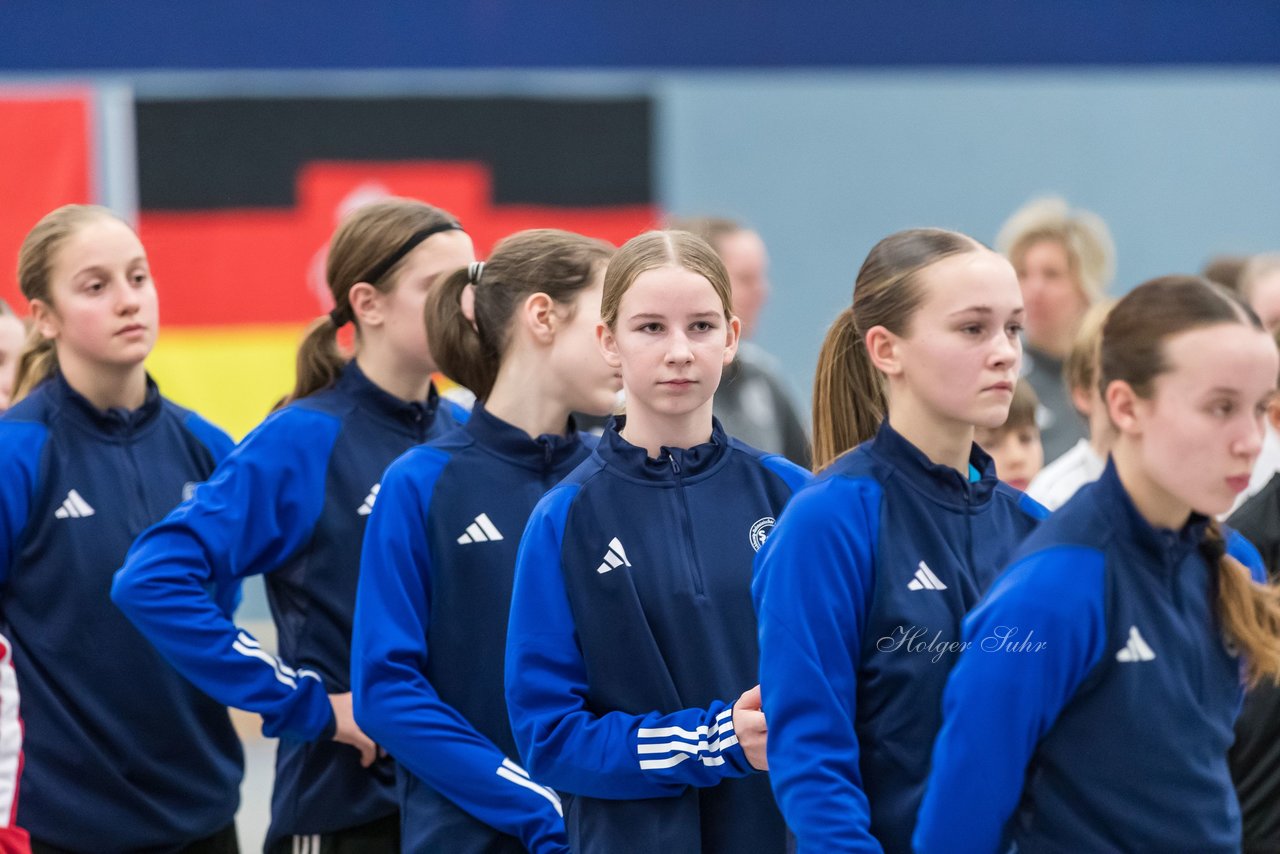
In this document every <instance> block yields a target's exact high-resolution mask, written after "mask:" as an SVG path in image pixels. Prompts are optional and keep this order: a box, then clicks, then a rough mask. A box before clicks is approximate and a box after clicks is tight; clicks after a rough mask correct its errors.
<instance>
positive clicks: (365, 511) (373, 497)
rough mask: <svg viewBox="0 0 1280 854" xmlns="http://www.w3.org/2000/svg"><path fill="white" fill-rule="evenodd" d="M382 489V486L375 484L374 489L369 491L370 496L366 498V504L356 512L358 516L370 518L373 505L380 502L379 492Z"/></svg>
mask: <svg viewBox="0 0 1280 854" xmlns="http://www.w3.org/2000/svg"><path fill="white" fill-rule="evenodd" d="M380 489H382V484H380V483H375V484H374V485H373V488H372V489H370V490H369V494H368V495H366V496H365V497H364V503H363V504H361V505H360V509H359V510H357V511H356V515H357V516H368V515H369V514H370V513H372V512H373V505H374V502H376V501H377V500H378V490H380Z"/></svg>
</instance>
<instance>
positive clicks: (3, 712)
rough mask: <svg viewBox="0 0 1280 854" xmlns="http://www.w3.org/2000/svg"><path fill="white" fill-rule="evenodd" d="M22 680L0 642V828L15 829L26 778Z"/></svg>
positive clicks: (8, 653)
mask: <svg viewBox="0 0 1280 854" xmlns="http://www.w3.org/2000/svg"><path fill="white" fill-rule="evenodd" d="M18 705H19V703H18V680H17V677H16V676H15V675H14V672H13V653H12V651H11V650H10V648H9V644H8V642H7V641H5V640H4V638H0V828H5V827H13V826H14V824H13V822H14V817H15V816H16V815H17V812H18V777H19V776H21V774H22V720H21V718H20V717H19V716H18Z"/></svg>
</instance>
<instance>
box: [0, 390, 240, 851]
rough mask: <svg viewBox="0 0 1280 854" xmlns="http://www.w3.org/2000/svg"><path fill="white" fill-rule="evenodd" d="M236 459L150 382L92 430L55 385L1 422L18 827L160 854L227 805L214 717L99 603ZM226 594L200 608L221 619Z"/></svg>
mask: <svg viewBox="0 0 1280 854" xmlns="http://www.w3.org/2000/svg"><path fill="white" fill-rule="evenodd" d="M231 447H232V442H231V439H230V438H228V437H227V435H226V434H224V433H223V432H222V431H220V430H218V429H217V428H216V427H213V426H212V425H211V424H209V423H208V422H207V421H205V420H204V419H202V418H200V416H198V415H196V414H195V413H193V412H188V411H187V410H185V409H182V408H180V407H178V406H175V405H174V404H172V403H170V402H169V401H168V400H165V399H164V398H163V397H161V396H160V393H159V391H158V390H157V388H156V386H155V384H154V383H153V382H151V380H150V379H148V381H147V396H146V402H145V403H144V404H143V405H142V407H141V408H139V409H136V410H133V411H127V410H123V409H112V410H109V411H106V412H103V411H101V410H99V409H96V408H95V407H94V406H93V405H92V404H91V403H89V401H88V400H86V399H85V398H84V397H82V396H81V395H80V394H78V393H77V392H75V391H74V390H73V389H72V388H71V387H70V386H69V385H68V384H67V382H66V380H65V379H63V378H62V376H61V375H58V374H55V375H54V376H53V377H51V378H50V379H49V380H47V381H46V382H44V383H42V384H41V385H40V386H38V387H37V388H36V389H35V390H34V391H33V392H32V393H31V394H30V396H28V397H27V398H26V399H24V400H22V401H21V402H19V403H18V404H17V405H16V406H14V407H13V408H12V409H10V410H9V411H8V413H7V414H6V415H5V416H4V418H3V419H0V582H3V604H2V606H0V607H2V608H3V625H2V626H0V631H2V632H3V634H5V635H6V636H8V637H9V638H10V639H11V641H12V643H13V658H14V665H15V667H16V669H17V675H18V683H19V687H20V689H21V692H22V717H23V721H24V722H25V726H26V738H25V743H24V744H23V748H24V750H25V753H26V764H25V766H24V769H23V773H22V781H21V797H20V798H19V805H18V824H19V825H20V826H22V827H24V828H26V829H27V830H28V831H30V833H31V835H32V837H33V838H35V839H36V840H38V841H40V842H43V843H46V844H51V845H55V846H57V847H59V848H66V849H70V850H73V851H133V850H138V849H146V850H147V851H155V852H168V851H173V850H176V849H178V848H180V847H181V846H183V845H185V844H188V843H191V842H194V841H196V840H198V839H202V838H204V837H206V836H209V835H211V834H213V833H215V832H216V831H218V830H221V829H222V828H224V827H226V826H227V825H228V824H230V823H231V821H232V819H233V818H234V816H235V812H236V807H237V805H238V804H239V802H240V794H239V787H240V776H241V770H242V765H243V762H242V758H241V752H240V739H239V738H238V737H237V736H236V733H235V730H234V729H233V728H232V726H231V720H230V718H229V717H228V716H227V710H226V708H224V707H223V706H222V704H220V703H217V702H215V701H213V700H211V699H209V698H208V697H207V696H205V695H204V694H203V693H201V692H200V691H199V690H197V689H196V688H195V686H193V685H192V684H191V683H190V682H188V681H187V680H186V679H184V678H183V677H182V676H181V675H180V674H179V673H178V672H177V671H176V670H175V669H174V668H172V667H170V666H169V664H168V663H167V662H166V661H165V660H164V659H163V658H162V657H161V656H160V654H159V653H158V652H157V651H156V649H155V648H154V647H153V646H152V645H151V644H150V643H148V642H147V639H146V638H144V637H143V636H142V635H141V634H139V633H138V630H137V629H135V628H134V627H133V625H132V624H130V623H129V621H128V620H126V619H125V618H124V615H123V614H121V613H120V612H119V611H118V610H117V609H116V607H115V606H114V605H112V604H111V601H110V599H109V597H108V591H109V590H110V587H111V574H112V573H113V572H114V571H115V569H116V567H117V566H119V565H120V561H121V560H122V559H123V558H124V555H125V552H126V551H127V550H128V548H129V544H130V543H132V542H133V539H134V537H136V536H138V534H140V533H141V532H142V530H143V529H144V528H146V527H147V526H148V525H150V524H152V523H153V522H155V521H156V520H158V519H161V518H163V517H164V515H165V514H166V513H168V512H169V511H170V510H172V509H173V508H174V507H175V506H177V505H178V503H179V502H181V501H183V499H184V497H186V496H187V495H188V494H189V493H190V492H191V491H192V489H194V488H195V484H196V483H198V482H199V481H202V480H204V479H205V478H207V477H208V476H209V474H210V473H211V472H212V471H213V470H214V466H215V465H217V463H218V461H219V460H221V459H222V458H223V457H224V456H226V454H227V453H228V452H230V450H231ZM237 595H238V588H237V586H236V585H235V584H234V582H231V581H230V580H228V583H225V584H220V585H218V586H217V587H216V588H215V589H213V590H212V591H211V593H210V594H209V602H210V604H209V607H210V609H212V610H213V611H215V612H217V613H218V614H219V615H220V616H221V617H222V619H229V618H230V614H231V612H232V610H233V609H234V608H235V604H236V601H237Z"/></svg>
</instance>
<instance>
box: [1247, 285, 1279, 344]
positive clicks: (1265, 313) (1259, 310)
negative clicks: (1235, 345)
mask: <svg viewBox="0 0 1280 854" xmlns="http://www.w3.org/2000/svg"><path fill="white" fill-rule="evenodd" d="M1249 307H1250V308H1252V309H1253V311H1254V313H1255V314H1257V315H1258V319H1259V320H1261V321H1262V325H1263V326H1265V327H1266V328H1267V331H1268V332H1275V331H1276V329H1280V269H1274V270H1271V271H1270V272H1269V273H1266V274H1264V275H1262V276H1261V277H1259V278H1258V280H1257V281H1256V282H1254V283H1253V285H1252V286H1251V287H1250V288H1249Z"/></svg>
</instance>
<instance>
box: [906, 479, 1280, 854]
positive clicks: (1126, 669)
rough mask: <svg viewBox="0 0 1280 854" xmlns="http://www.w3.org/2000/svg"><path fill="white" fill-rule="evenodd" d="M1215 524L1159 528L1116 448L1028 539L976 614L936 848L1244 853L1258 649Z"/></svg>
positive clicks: (1246, 549) (925, 840)
mask: <svg viewBox="0 0 1280 854" xmlns="http://www.w3.org/2000/svg"><path fill="white" fill-rule="evenodd" d="M1206 522H1207V520H1206V519H1205V517H1203V516H1193V517H1192V519H1191V521H1189V522H1188V523H1187V525H1186V526H1185V527H1183V528H1182V530H1180V531H1176V532H1175V531H1170V530H1166V529H1160V528H1155V527H1153V526H1152V525H1151V524H1150V523H1148V522H1147V521H1146V520H1145V519H1144V518H1143V517H1142V515H1141V514H1140V513H1139V512H1138V510H1137V508H1136V507H1134V505H1133V502H1132V500H1131V499H1130V498H1129V495H1128V493H1127V492H1125V489H1124V486H1123V484H1121V482H1120V479H1119V477H1118V476H1117V475H1116V470H1115V465H1114V464H1109V465H1108V467H1107V469H1106V471H1105V472H1104V473H1103V475H1102V478H1101V479H1100V480H1098V481H1096V482H1095V483H1092V484H1089V485H1086V486H1085V487H1083V488H1082V489H1081V490H1080V491H1079V492H1078V493H1077V494H1076V495H1075V497H1073V498H1072V499H1071V500H1070V501H1069V502H1067V504H1065V505H1064V506H1063V507H1062V509H1061V510H1059V511H1058V512H1056V513H1055V514H1054V515H1053V516H1051V517H1050V518H1049V520H1048V521H1046V522H1045V523H1044V525H1042V526H1041V527H1040V529H1039V530H1038V531H1037V532H1036V533H1035V534H1033V535H1032V536H1031V537H1029V538H1028V539H1027V541H1026V543H1024V544H1023V546H1022V547H1021V548H1020V549H1019V553H1018V555H1017V556H1016V560H1015V562H1014V563H1013V564H1012V566H1011V567H1010V568H1009V570H1008V571H1007V572H1005V573H1004V574H1003V575H1002V576H1001V577H1000V579H999V580H998V581H997V582H996V584H995V586H994V587H993V588H992V590H991V592H990V593H989V594H988V595H987V597H986V598H985V599H984V600H983V602H982V603H981V604H980V605H979V606H978V607H977V608H976V609H975V610H974V612H973V613H972V614H971V615H970V616H969V618H968V619H967V620H966V621H965V626H964V641H965V642H966V643H967V644H968V645H969V646H968V648H967V649H966V650H965V651H964V653H963V654H962V655H961V656H960V662H959V664H958V665H957V666H956V668H955V671H954V673H952V675H951V681H950V682H949V684H948V685H947V690H946V694H945V696H944V701H943V702H944V715H945V722H944V724H943V728H942V732H941V733H940V734H939V736H938V743H937V747H936V749H935V751H934V757H933V771H932V775H931V777H930V781H929V793H928V795H927V796H926V798H925V801H924V805H923V807H922V809H921V812H920V824H919V827H918V828H917V830H916V837H915V844H916V847H917V849H918V850H919V851H921V852H935V851H936V852H947V854H951V852H968V851H973V852H978V851H982V852H991V851H997V850H1010V851H1011V850H1014V846H1016V850H1017V851H1019V852H1021V854H1032V852H1037V854H1038V852H1062V854H1066V852H1077V851H1161V852H1188V854H1190V852H1198V854H1213V852H1224V854H1225V852H1235V851H1239V849H1240V809H1239V806H1238V805H1237V803H1236V796H1235V791H1234V790H1233V788H1232V784H1231V775H1230V773H1229V771H1228V768H1227V749H1228V748H1229V747H1230V746H1231V741H1232V725H1233V723H1234V721H1235V718H1236V714H1237V712H1238V711H1239V708H1240V700H1241V696H1242V689H1241V662H1240V660H1239V658H1238V657H1237V656H1236V655H1235V653H1234V651H1233V650H1232V649H1231V646H1230V644H1229V643H1228V642H1227V641H1226V640H1225V639H1224V637H1223V634H1222V631H1221V627H1220V625H1219V624H1218V621H1217V618H1216V616H1215V603H1214V597H1215V594H1214V591H1215V589H1216V578H1217V571H1218V570H1217V567H1216V566H1215V567H1210V566H1209V564H1208V562H1207V561H1206V559H1205V557H1204V556H1203V554H1202V553H1201V551H1200V543H1201V541H1202V539H1203V535H1204V529H1205V525H1206ZM1227 545H1228V551H1229V552H1230V553H1231V554H1232V555H1234V556H1235V557H1237V559H1240V560H1241V561H1242V562H1244V563H1245V564H1246V565H1247V566H1248V567H1249V568H1250V569H1251V570H1252V571H1253V573H1254V577H1255V579H1257V580H1261V579H1262V578H1264V577H1265V575H1264V574H1263V573H1262V569H1261V559H1260V558H1259V557H1258V554H1257V551H1256V550H1255V549H1254V548H1253V547H1252V546H1250V545H1249V544H1248V542H1246V541H1245V540H1244V538H1243V537H1240V536H1239V535H1238V534H1236V533H1234V532H1231V531H1228V532H1227ZM1013 630H1016V631H1017V634H1013V633H1012V631H1013Z"/></svg>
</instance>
